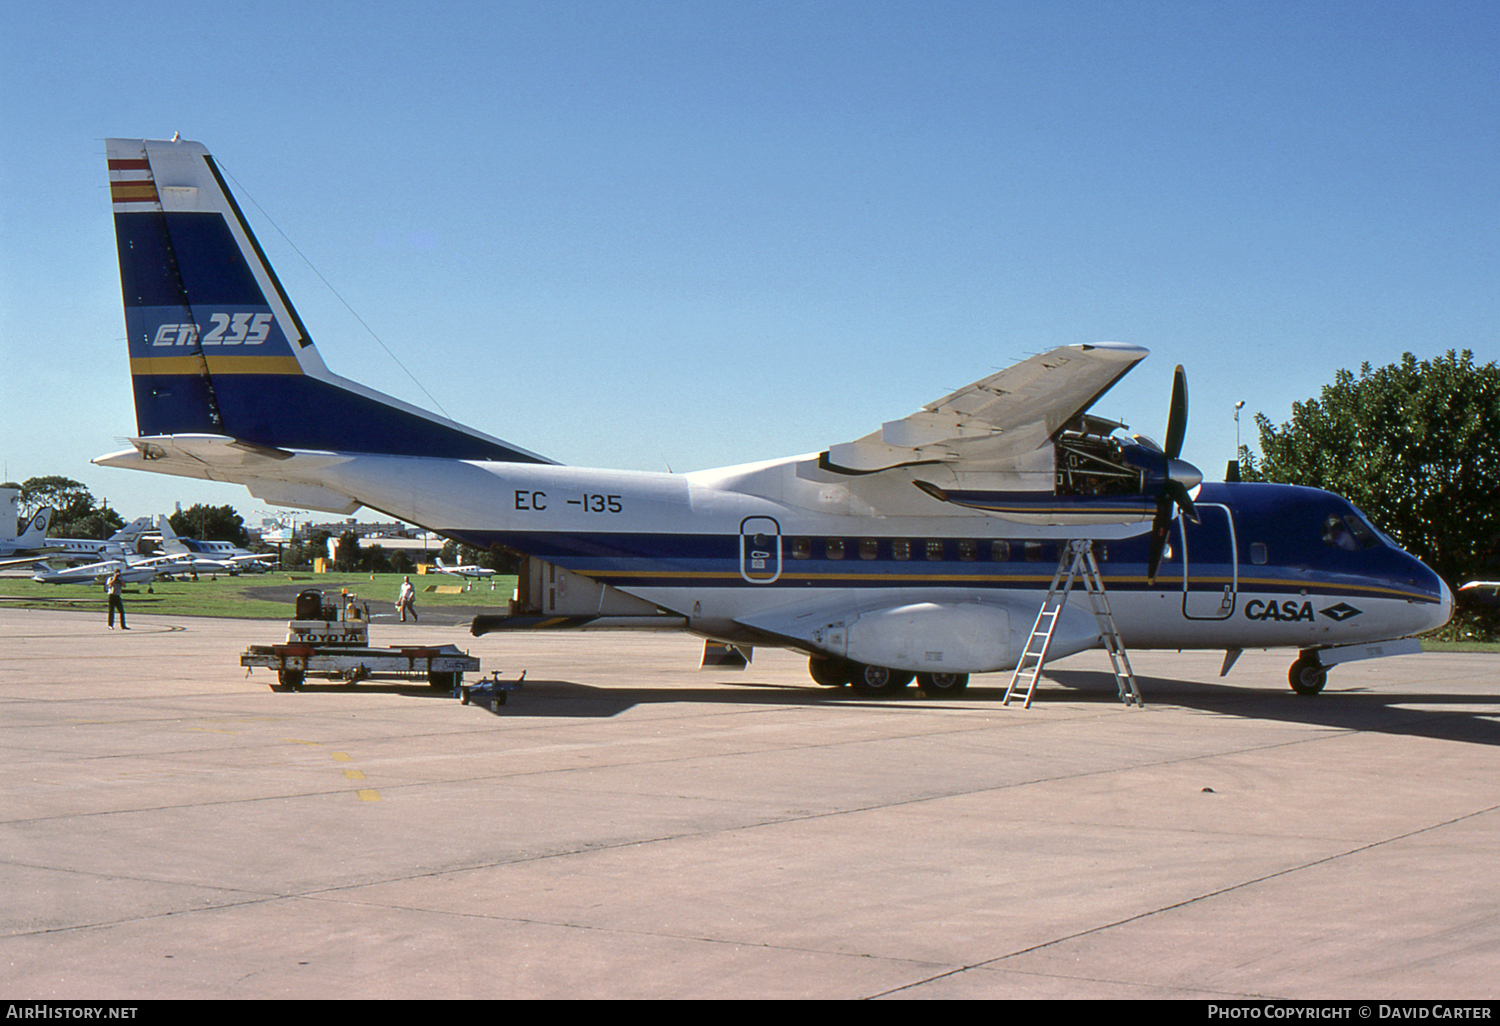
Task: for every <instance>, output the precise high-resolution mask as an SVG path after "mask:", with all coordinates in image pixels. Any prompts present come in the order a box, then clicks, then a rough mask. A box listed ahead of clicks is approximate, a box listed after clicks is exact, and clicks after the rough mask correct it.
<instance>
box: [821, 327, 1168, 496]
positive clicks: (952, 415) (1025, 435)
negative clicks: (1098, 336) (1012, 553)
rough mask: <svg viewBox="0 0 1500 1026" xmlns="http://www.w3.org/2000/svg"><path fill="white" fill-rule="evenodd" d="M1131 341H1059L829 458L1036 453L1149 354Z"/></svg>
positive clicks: (935, 459)
mask: <svg viewBox="0 0 1500 1026" xmlns="http://www.w3.org/2000/svg"><path fill="white" fill-rule="evenodd" d="M1146 352H1147V351H1146V350H1145V349H1142V348H1141V347H1140V346H1135V345H1130V344H1128V343H1124V342H1098V343H1093V344H1089V345H1072V346H1059V347H1058V348H1056V349H1053V350H1051V351H1050V352H1046V353H1042V354H1040V355H1038V356H1033V357H1031V358H1030V359H1029V360H1024V361H1022V362H1021V363H1018V364H1016V365H1015V366H1013V367H1008V368H1006V369H1005V370H1003V371H1000V372H999V373H998V374H991V375H990V376H989V377H987V378H983V379H981V380H979V381H976V382H974V383H973V384H972V385H968V386H966V387H964V388H961V389H959V390H958V391H957V392H954V393H953V394H951V395H948V396H944V397H943V398H942V399H939V400H937V401H936V402H932V403H928V404H927V405H926V406H924V407H922V409H920V410H918V411H917V412H916V413H913V414H912V415H911V416H909V417H905V418H903V419H901V420H893V421H888V422H886V423H885V424H883V425H881V427H880V430H879V431H875V432H872V433H871V434H868V435H866V436H865V437H863V438H860V439H857V440H855V441H853V442H845V443H843V444H842V445H834V446H830V447H829V449H828V452H827V454H826V455H825V457H824V461H823V462H824V465H825V466H827V467H828V468H829V469H831V470H835V471H843V472H846V473H856V474H867V473H873V472H875V471H878V470H888V469H890V468H891V467H900V466H907V465H910V464H914V463H961V462H968V461H978V460H994V459H1004V458H1006V457H1011V456H1019V455H1022V454H1024V453H1027V452H1030V451H1031V450H1033V449H1035V448H1037V447H1038V446H1040V445H1042V444H1043V443H1044V442H1046V441H1047V440H1048V439H1049V438H1052V437H1053V436H1054V435H1056V434H1057V433H1058V432H1059V431H1061V430H1062V429H1063V427H1064V426H1065V425H1067V424H1068V423H1070V422H1071V421H1073V420H1075V419H1076V418H1077V417H1078V416H1080V415H1081V414H1083V413H1084V412H1085V411H1086V410H1088V408H1089V407H1090V406H1092V405H1093V404H1094V402H1095V401H1096V400H1097V399H1098V398H1099V397H1100V396H1101V395H1103V394H1104V393H1105V392H1107V391H1108V390H1109V388H1110V386H1112V385H1113V384H1114V383H1115V382H1116V381H1119V380H1120V378H1122V377H1124V376H1125V374H1126V373H1127V372H1128V371H1129V370H1130V368H1132V367H1134V366H1135V365H1136V364H1137V363H1139V362H1140V361H1141V360H1143V359H1145V358H1146Z"/></svg>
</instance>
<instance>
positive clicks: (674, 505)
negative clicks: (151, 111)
mask: <svg viewBox="0 0 1500 1026" xmlns="http://www.w3.org/2000/svg"><path fill="white" fill-rule="evenodd" d="M107 146H108V160H109V179H110V192H111V198H112V200H113V204H114V217H115V232H116V237H117V240H118V247H119V254H120V260H121V282H122V286H123V292H124V300H125V323H126V328H127V334H128V337H129V350H130V367H131V375H132V380H133V383H134V390H135V404H136V422H137V428H138V432H139V437H137V438H135V439H133V440H132V443H131V444H132V448H130V449H128V450H126V451H124V452H120V453H115V454H112V455H109V456H103V457H100V458H99V459H97V460H96V461H95V462H97V463H100V464H102V465H106V466H114V467H128V468H133V469H138V470H149V471H155V472H158V473H167V474H179V475H183V476H186V477H196V478H207V479H211V480H219V481H233V482H238V483H241V484H244V485H245V486H246V487H247V488H248V489H249V490H250V493H251V494H252V495H254V496H256V497H257V498H259V499H262V500H263V501H266V502H270V503H274V504H278V505H283V506H290V507H303V508H313V509H319V510H326V511H329V512H334V513H341V514H348V513H351V512H353V511H354V510H356V509H358V508H359V507H360V506H368V507H370V508H371V509H374V510H378V511H380V512H382V513H384V514H386V515H389V516H391V517H394V518H398V519H400V520H404V521H407V522H408V523H413V524H419V525H422V526H424V527H427V528H429V529H431V530H435V531H437V532H439V533H441V534H443V535H445V536H447V537H450V538H453V539H455V540H458V541H460V542H462V543H464V544H467V545H470V546H473V547H476V548H484V549H487V548H490V547H495V548H499V549H505V550H509V551H513V552H516V553H521V554H523V555H524V556H525V557H526V559H525V562H524V565H523V567H522V570H521V573H520V580H519V586H518V597H517V601H516V602H515V603H514V607H513V614H514V615H511V616H508V617H481V618H478V619H476V621H475V623H474V627H473V629H474V632H475V633H476V634H479V633H484V632H486V631H490V630H504V629H518V628H522V629H524V628H537V627H593V628H602V627H626V628H629V627H641V628H656V629H679V630H685V631H690V632H692V633H694V634H697V635H700V636H702V637H703V638H705V639H709V641H710V642H711V643H727V644H730V645H734V646H738V647H742V648H745V647H749V646H754V645H773V646H781V647H785V648H790V649H794V650H799V651H801V652H804V653H806V654H807V655H808V656H809V658H810V664H809V665H810V669H811V671H812V674H813V676H814V679H815V680H817V681H819V682H820V683H828V684H839V683H844V682H849V683H853V684H854V685H855V686H856V687H857V688H859V689H861V690H865V691H871V692H877V693H878V692H882V691H886V690H889V689H893V688H897V687H900V686H902V685H904V684H906V683H907V682H909V681H910V679H911V677H912V675H913V674H916V675H918V677H919V679H920V681H921V682H922V684H923V685H924V686H925V687H927V688H929V689H934V688H935V689H938V690H954V689H958V688H962V687H963V686H965V685H966V684H967V682H968V675H969V674H971V673H978V672H989V671H997V670H1005V669H1008V668H1011V667H1014V666H1016V664H1017V663H1018V662H1019V661H1021V660H1022V657H1023V654H1024V653H1025V651H1026V649H1027V646H1028V638H1029V637H1030V634H1029V631H1030V628H1031V625H1032V624H1034V623H1035V622H1036V621H1037V619H1038V615H1037V614H1038V608H1039V606H1040V605H1041V602H1042V597H1043V595H1044V594H1045V593H1046V592H1047V590H1048V585H1049V582H1050V581H1051V580H1052V575H1053V563H1054V561H1055V560H1056V559H1057V553H1058V550H1059V547H1064V548H1066V549H1071V548H1072V546H1070V545H1068V543H1069V542H1070V541H1073V540H1078V541H1080V542H1082V543H1085V547H1087V544H1092V546H1093V551H1094V552H1095V553H1096V554H1097V556H1098V558H1099V559H1100V566H1101V569H1102V576H1103V580H1104V582H1105V584H1106V585H1107V587H1108V592H1109V597H1110V600H1111V602H1112V605H1113V609H1114V618H1115V621H1116V624H1117V628H1118V636H1119V637H1120V638H1122V639H1123V640H1124V641H1125V642H1127V643H1128V644H1129V645H1131V646H1137V647H1145V648H1222V649H1225V650H1226V653H1227V655H1226V660H1225V669H1226V670H1227V669H1228V666H1229V664H1230V663H1231V662H1232V660H1233V657H1234V656H1235V655H1237V654H1238V652H1239V651H1240V650H1242V649H1245V648H1272V647H1287V648H1295V649H1299V650H1300V654H1299V656H1298V658H1297V660H1296V662H1295V663H1294V664H1293V667H1292V672H1291V682H1292V685H1293V687H1294V688H1296V689H1297V690H1299V691H1300V692H1303V693H1315V692H1316V691H1318V690H1319V689H1321V688H1322V686H1323V683H1324V679H1325V668H1326V667H1327V666H1328V665H1331V664H1333V663H1335V662H1339V661H1343V660H1345V659H1347V658H1353V657H1355V654H1356V650H1357V652H1358V654H1360V655H1367V654H1371V648H1370V647H1369V646H1368V645H1367V643H1371V642H1379V641H1384V640H1386V639H1394V638H1402V637H1405V636H1408V635H1412V634H1415V633H1418V632H1422V631H1426V630H1430V629H1433V628H1435V627H1438V626H1440V625H1441V624H1443V623H1445V622H1446V621H1447V619H1448V617H1449V614H1450V611H1451V607H1452V601H1453V597H1452V593H1451V592H1450V590H1449V589H1448V587H1447V586H1446V585H1445V584H1444V583H1443V581H1442V580H1440V579H1439V578H1438V576H1437V575H1436V574H1434V573H1433V572H1432V571H1431V570H1429V569H1428V568H1427V567H1426V566H1424V565H1423V564H1422V563H1421V562H1420V561H1418V560H1416V559H1414V558H1413V557H1412V556H1410V555H1408V554H1407V553H1405V552H1403V551H1401V549H1400V548H1398V547H1397V546H1396V545H1395V543H1394V542H1392V541H1391V540H1390V539H1389V538H1387V537H1385V536H1384V535H1383V534H1381V533H1380V532H1379V531H1377V530H1376V529H1375V528H1374V527H1373V526H1372V525H1371V524H1370V523H1369V521H1368V520H1367V519H1366V518H1365V517H1364V516H1363V515H1362V514H1361V513H1360V512H1359V511H1358V510H1357V509H1355V508H1354V507H1353V506H1352V505H1351V504H1349V503H1348V502H1347V501H1345V500H1344V499H1341V498H1339V497H1338V496H1336V495H1331V494H1329V493H1327V492H1323V491H1319V490H1316V489H1311V488H1298V487H1292V486H1284V485H1266V484H1240V483H1235V484H1203V483H1200V475H1199V473H1198V472H1197V470H1196V469H1194V468H1193V467H1192V466H1191V465H1189V464H1187V463H1185V462H1183V461H1182V460H1181V459H1179V458H1178V454H1179V452H1180V450H1181V447H1182V440H1183V432H1184V430H1185V426H1186V415H1187V394H1186V385H1185V381H1184V379H1183V377H1182V375H1181V373H1180V368H1179V374H1178V376H1177V380H1176V382H1175V384H1174V389H1173V398H1172V403H1171V408H1170V414H1169V418H1168V426H1167V441H1166V447H1165V450H1163V449H1161V448H1158V447H1155V446H1154V445H1153V444H1151V443H1148V442H1146V441H1144V440H1141V439H1139V438H1123V437H1120V436H1118V435H1116V434H1115V431H1116V429H1118V428H1119V427H1120V426H1121V425H1118V424H1113V423H1110V422H1106V421H1102V420H1100V419H1098V418H1095V417H1091V416H1090V415H1088V412H1087V411H1088V409H1089V407H1090V406H1091V405H1092V404H1093V403H1094V402H1095V400H1097V399H1098V398H1099V396H1101V395H1102V394H1103V393H1104V392H1105V391H1106V390H1107V389H1108V388H1110V386H1112V385H1113V384H1114V383H1115V382H1116V381H1117V380H1119V378H1120V377H1121V376H1122V375H1124V374H1125V373H1126V372H1128V371H1129V370H1130V368H1131V367H1133V366H1134V365H1135V364H1136V363H1137V362H1139V361H1140V360H1141V359H1143V358H1144V357H1145V356H1146V351H1145V350H1144V349H1141V348H1139V347H1138V346H1134V345H1126V344H1120V343H1100V344H1095V345H1069V346H1061V347H1059V348H1057V349H1053V350H1052V351H1050V352H1047V353H1043V354H1041V355H1039V356H1034V357H1032V358H1031V359H1028V360H1026V361H1024V362H1023V363H1020V364H1018V365H1016V366H1014V367H1011V368H1009V369H1007V370H1004V371H1001V372H999V373H998V374H992V375H990V376H989V377H986V378H984V379H982V380H980V381H977V382H975V383H974V384H972V385H970V386H968V387H966V388H962V389H960V390H958V391H957V392H954V393H953V394H951V395H948V396H945V397H943V398H941V399H938V400H936V401H934V402H931V403H929V404H927V405H926V406H924V407H922V408H921V409H920V410H918V411H917V412H916V413H914V414H912V415H910V416H908V417H904V418H902V419H899V420H892V421H889V422H887V423H886V424H884V425H883V426H881V427H880V428H879V429H878V430H876V431H874V432H872V433H871V434H869V435H867V436H865V437H863V438H860V439H857V440H855V441H852V442H844V443H841V444H835V445H831V446H829V447H828V448H827V449H825V450H823V451H822V452H819V453H813V454H810V455H805V456H794V457H790V458H787V459H780V460H772V461H769V462H765V463H756V464H750V465H746V466H739V467H729V468H725V469H722V470H712V471H703V472H700V473H692V474H670V473H636V472H625V471H615V470H593V469H584V468H575V467H563V466H558V465H555V464H553V463H552V462H551V461H549V460H547V459H545V458H543V457H541V456H538V455H536V454H534V453H531V452H528V451H526V450H524V449H521V448H518V447H517V446H514V445H511V444H510V443H507V442H504V441H501V440H500V439H498V438H494V437H492V436H489V435H486V434H482V433H480V432H478V431H475V430H472V429H470V428H467V427H464V426H463V425H460V424H457V423H455V422H453V421H451V420H447V419H445V418H442V417H439V416H436V415H434V414H431V413H428V412H426V411H424V410H421V409H419V408H417V407H414V406H411V405H409V404H407V403H404V402H401V401H399V400H396V399H392V398H389V397H387V396H384V395H381V394H380V393H378V392H375V391H372V390H371V389H368V388H366V387H364V386H362V385H359V384H356V383H354V382H351V381H349V380H347V379H345V378H341V377H339V376H337V375H335V374H333V373H332V372H331V371H330V370H328V368H327V367H326V366H325V365H324V363H323V361H322V359H321V358H320V357H319V356H318V351H317V349H316V347H315V346H314V345H313V342H312V338H311V336H310V335H309V333H308V331H307V328H306V326H305V325H304V324H303V323H302V321H301V320H300V318H299V317H298V316H297V314H296V312H295V310H294V309H293V308H292V305H291V302H290V300H289V299H288V297H287V296H286V293H285V292H284V291H283V289H282V286H281V283H280V282H279V281H278V280H277V278H276V276H275V274H274V272H273V271H272V270H271V268H270V266H269V264H268V263H267V262H266V260H265V258H264V256H263V254H262V252H261V249H260V247H259V245H258V244H257V242H256V241H255V237H254V235H253V234H252V232H251V230H250V227H249V225H248V224H247V222H246V221H245V218H244V216H243V215H242V213H241V211H240V209H239V207H238V206H237V205H236V203H235V202H234V200H233V198H232V197H231V196H230V193H229V191H228V189H227V187H226V185H225V183H224V180H223V178H222V176H221V175H220V172H219V170H218V167H217V165H216V164H215V163H214V160H213V158H212V157H211V156H210V155H209V153H208V151H207V150H206V149H205V148H204V147H203V146H202V145H200V144H198V143H192V142H182V141H172V142H156V141H143V140H122V139H111V140H109V141H108V144H107ZM1178 511H1181V512H1182V514H1183V515H1182V516H1177V515H1176V514H1177V513H1178ZM1082 606H1083V603H1081V602H1079V603H1074V604H1072V605H1070V606H1066V607H1064V608H1063V610H1062V611H1061V612H1060V613H1059V614H1057V616H1056V617H1055V621H1056V623H1055V627H1054V630H1053V632H1052V636H1051V650H1050V651H1051V655H1052V656H1053V657H1058V656H1061V655H1065V654H1068V653H1070V652H1077V651H1081V650H1084V649H1087V648H1091V647H1095V646H1098V645H1099V644H1100V643H1101V635H1100V629H1099V626H1098V624H1097V623H1096V622H1095V618H1094V616H1093V615H1092V614H1091V613H1090V612H1089V611H1088V610H1087V609H1084V608H1082ZM1350 646H1353V647H1352V648H1351V647H1350ZM1402 647H1408V648H1409V646H1402ZM1123 694H1124V691H1123V687H1122V696H1123Z"/></svg>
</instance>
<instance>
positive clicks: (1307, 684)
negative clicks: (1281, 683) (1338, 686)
mask: <svg viewBox="0 0 1500 1026" xmlns="http://www.w3.org/2000/svg"><path fill="white" fill-rule="evenodd" d="M1287 680H1288V681H1289V682H1290V683H1291V685H1292V690H1293V691H1295V692H1297V694H1299V695H1316V694H1317V693H1318V692H1319V691H1322V690H1323V685H1324V684H1327V683H1328V668H1327V667H1326V666H1324V665H1323V664H1322V663H1320V662H1318V657H1317V656H1316V655H1305V656H1302V657H1301V658H1300V659H1298V660H1297V661H1296V662H1295V663H1293V664H1292V669H1291V672H1289V673H1288V674H1287Z"/></svg>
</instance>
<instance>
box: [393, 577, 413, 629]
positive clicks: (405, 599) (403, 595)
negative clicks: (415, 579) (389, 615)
mask: <svg viewBox="0 0 1500 1026" xmlns="http://www.w3.org/2000/svg"><path fill="white" fill-rule="evenodd" d="M396 608H397V609H398V610H400V612H401V622H402V623H405V622H406V614H407V613H410V614H411V618H412V622H413V623H415V622H416V620H417V589H416V588H413V587H412V586H411V578H410V577H408V578H406V579H405V580H404V581H402V582H401V591H400V592H399V593H398V594H397V595H396Z"/></svg>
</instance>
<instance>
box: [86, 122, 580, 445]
mask: <svg viewBox="0 0 1500 1026" xmlns="http://www.w3.org/2000/svg"><path fill="white" fill-rule="evenodd" d="M106 145H107V148H108V154H109V185H110V199H111V200H112V202H113V205H114V215H115V237H116V241H117V243H118V247H119V256H120V280H121V285H122V291H123V294H124V299H125V327H126V334H127V336H128V339H129V348H130V374H131V379H132V382H133V385H134V390H135V410H136V426H137V428H138V430H139V432H140V435H141V436H142V437H143V438H151V437H161V436H167V435H197V436H204V435H207V436H218V437H221V438H222V437H228V438H232V439H234V441H235V443H236V444H238V445H240V446H242V447H247V448H248V447H254V449H255V450H258V451H264V450H262V447H264V449H268V450H271V451H276V450H284V449H300V450H318V451H325V452H363V453H382V454H389V455H400V456H432V457H445V458H449V459H469V460H499V461H506V462H520V463H550V462H552V461H550V460H547V459H544V458H543V457H541V456H537V455H536V454H534V453H529V452H526V451H525V450H523V449H520V448H517V447H516V446H513V445H510V444H509V443H506V442H503V441H501V440H499V439H497V438H491V437H490V436H488V435H485V434H482V433H480V432H478V431H475V430H473V429H472V428H468V427H464V426H463V425H461V424H458V423H456V422H454V421H451V420H448V419H446V418H443V417H439V416H437V415H436V414H433V413H429V412H427V411H426V410H422V409H419V408H418V407H415V406H412V405H409V404H407V403H404V402H402V401H400V400H398V399H393V398H391V397H390V396H386V395H382V394H381V393H379V392H376V391H374V390H372V389H369V388H366V387H364V386H363V385H359V384H356V383H355V382H352V381H349V380H347V379H345V378H341V377H339V376H337V375H335V374H333V373H332V372H330V371H329V370H328V368H327V367H326V366H324V364H323V361H322V358H321V357H319V355H318V351H317V349H316V347H315V346H314V345H313V341H312V336H311V335H310V334H309V333H308V330H307V328H306V326H305V325H303V323H302V320H301V318H299V317H298V316H297V312H296V310H295V309H293V307H292V303H291V300H290V299H289V298H288V297H287V294H286V292H285V291H284V290H283V289H282V286H281V282H280V281H279V280H278V279H277V277H276V273H275V272H274V271H273V270H272V269H271V265H270V263H269V262H268V261H267V260H266V257H265V254H264V253H263V252H262V250H261V248H260V244H259V243H258V242H257V241H256V239H255V235H254V233H252V232H251V230H250V226H249V224H248V223H247V222H246V220H245V218H244V216H243V214H242V213H241V211H240V208H239V205H238V204H237V203H235V201H234V197H233V196H232V195H230V192H229V188H228V186H227V185H226V184H225V182H224V178H223V176H222V174H221V173H220V171H219V167H218V165H217V164H215V163H214V159H213V157H211V156H210V155H209V153H208V150H207V149H206V148H205V147H204V146H203V145H202V144H201V143H195V142H182V141H175V140H174V141H171V142H162V141H155V140H142V139H109V140H106Z"/></svg>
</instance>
